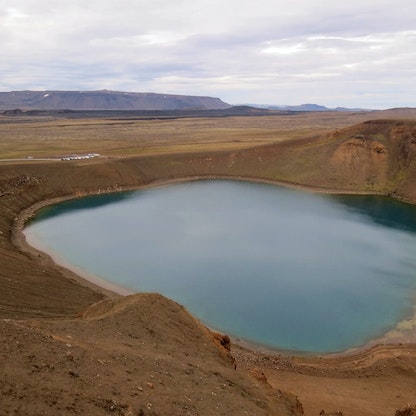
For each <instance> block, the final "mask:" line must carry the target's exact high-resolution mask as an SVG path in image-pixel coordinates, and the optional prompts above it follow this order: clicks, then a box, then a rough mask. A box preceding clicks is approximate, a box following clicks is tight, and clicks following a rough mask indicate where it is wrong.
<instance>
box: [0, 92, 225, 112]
mask: <svg viewBox="0 0 416 416" xmlns="http://www.w3.org/2000/svg"><path fill="white" fill-rule="evenodd" d="M229 107H231V106H230V105H229V104H227V103H225V102H223V101H221V100H220V99H219V98H214V97H199V96H188V95H172V94H154V93H137V92H118V91H108V90H101V91H11V92H0V109H1V110H11V109H16V108H18V109H21V110H163V111H167V110H185V109H186V110H188V109H197V110H219V109H226V108H229Z"/></svg>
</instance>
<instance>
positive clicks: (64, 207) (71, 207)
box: [35, 191, 134, 221]
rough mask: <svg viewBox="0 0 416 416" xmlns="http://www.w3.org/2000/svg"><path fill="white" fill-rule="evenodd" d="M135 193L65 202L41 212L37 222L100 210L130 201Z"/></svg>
mask: <svg viewBox="0 0 416 416" xmlns="http://www.w3.org/2000/svg"><path fill="white" fill-rule="evenodd" d="M133 192H134V191H131V192H114V193H109V194H100V195H90V196H83V197H81V198H76V199H71V200H68V201H63V202H61V203H59V204H56V205H51V206H48V207H45V208H43V209H41V210H40V211H39V213H38V214H37V215H36V218H35V220H36V221H39V220H43V219H47V218H48V219H49V218H54V217H57V216H58V215H62V214H66V213H70V212H71V213H73V212H75V211H82V210H90V209H94V208H100V207H103V206H104V205H110V204H115V203H119V202H122V201H124V200H126V199H129V198H130V196H131V195H132V193H133Z"/></svg>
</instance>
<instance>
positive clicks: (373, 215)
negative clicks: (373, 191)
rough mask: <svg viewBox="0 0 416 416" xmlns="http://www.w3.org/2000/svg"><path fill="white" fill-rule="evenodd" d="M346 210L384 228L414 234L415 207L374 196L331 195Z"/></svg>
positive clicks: (415, 226) (415, 222) (415, 223)
mask: <svg viewBox="0 0 416 416" xmlns="http://www.w3.org/2000/svg"><path fill="white" fill-rule="evenodd" d="M330 198H331V200H333V201H334V202H337V203H339V204H342V205H343V206H344V207H346V208H347V210H348V211H349V212H350V213H352V214H354V215H360V216H362V217H365V218H367V219H368V220H370V221H372V222H374V223H375V224H379V225H382V226H384V227H389V228H394V229H396V230H397V229H398V230H405V231H408V232H412V233H416V206H414V205H410V204H406V203H404V202H401V201H397V200H395V199H392V198H388V197H382V196H374V195H331V196H330Z"/></svg>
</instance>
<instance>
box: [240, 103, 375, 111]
mask: <svg viewBox="0 0 416 416" xmlns="http://www.w3.org/2000/svg"><path fill="white" fill-rule="evenodd" d="M247 105H249V106H252V107H257V108H265V109H268V110H282V111H370V110H369V109H365V108H346V107H336V108H328V107H325V106H323V105H319V104H301V105H267V104H247Z"/></svg>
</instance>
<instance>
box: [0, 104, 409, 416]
mask: <svg viewBox="0 0 416 416" xmlns="http://www.w3.org/2000/svg"><path fill="white" fill-rule="evenodd" d="M86 153H97V154H100V157H97V158H94V159H82V160H70V161H63V160H61V158H62V157H64V156H66V155H75V154H86ZM0 159H1V161H0V207H1V217H0V283H1V288H2V290H1V293H0V326H1V331H0V342H1V346H2V348H1V350H0V397H1V399H0V404H1V406H0V415H23V414H24V415H27V414H30V415H46V414H51V415H52V414H53V415H56V414H61V415H72V414H83V415H102V414H114V415H216V414H218V415H302V414H306V415H319V414H344V415H356V416H361V415H362V416H364V415H386V416H387V415H394V414H395V412H396V410H397V409H400V408H405V407H406V408H405V409H403V411H402V413H397V414H402V415H412V414H414V413H412V412H413V410H412V409H411V405H413V406H414V405H415V404H416V400H415V394H414V392H415V391H416V344H415V340H416V337H415V332H416V325H415V321H414V320H409V321H407V322H403V323H402V324H401V326H400V327H399V328H397V330H396V331H393V332H392V333H390V334H386V337H385V338H383V339H380V340H374V342H373V344H372V345H369V346H368V347H367V348H365V349H361V350H357V351H350V352H348V353H346V354H343V355H337V356H320V357H317V356H307V357H302V356H294V355H291V354H288V353H278V352H273V351H265V350H262V349H261V348H257V347H254V346H244V345H241V344H238V343H235V342H233V341H232V342H231V343H230V342H229V338H228V337H227V336H226V335H219V334H213V333H212V332H211V331H209V330H208V329H207V328H205V326H204V325H203V324H202V323H201V322H199V321H197V320H196V319H195V318H193V317H192V316H191V315H190V314H189V313H188V312H187V311H186V310H185V309H184V308H183V307H182V306H180V305H178V304H176V303H175V302H173V301H171V300H169V299H166V298H164V297H162V296H160V295H158V294H136V295H132V296H121V295H117V294H116V293H113V292H110V291H107V290H103V289H102V288H100V287H98V286H96V285H94V284H93V283H91V282H88V281H86V280H85V279H83V278H82V277H80V276H77V275H76V274H74V273H72V272H71V271H69V270H66V269H64V268H62V267H59V266H57V265H56V264H54V263H53V261H52V260H51V259H50V258H49V257H48V256H47V255H45V254H43V253H40V252H37V251H36V250H34V249H31V248H30V247H28V246H27V245H26V244H25V242H24V239H23V237H22V233H21V230H22V227H23V226H24V223H25V221H26V220H27V219H28V218H30V216H31V215H33V214H34V212H36V210H37V209H38V208H39V207H40V206H42V205H44V204H47V203H51V202H57V201H59V200H62V199H67V198H74V197H77V196H82V195H86V194H93V193H103V192H114V191H118V190H125V189H135V188H139V187H142V186H153V185H155V184H158V183H161V182H166V181H175V180H185V179H198V178H202V177H235V178H241V177H244V178H250V179H253V180H265V181H271V182H276V183H283V184H286V185H288V186H296V187H300V188H304V189H314V190H318V191H321V192H340V193H376V194H382V195H389V196H392V197H395V198H398V199H401V200H404V201H407V202H411V203H416V186H415V183H416V182H415V180H416V110H412V109H398V110H390V111H384V112H383V111H380V112H368V113H337V112H324V113H294V114H293V115H290V114H286V113H285V114H280V113H278V112H276V113H273V114H270V115H266V116H265V115H261V116H260V115H257V116H255V115H253V116H247V115H246V116H238V114H234V115H233V116H230V117H203V116H201V115H199V117H175V118H162V119H161V118H160V117H158V118H151V117H148V118H140V117H129V116H128V113H126V115H125V116H123V117H110V116H105V115H102V114H101V115H100V117H98V118H94V117H91V116H90V115H89V117H88V118H82V117H81V116H80V117H78V118H66V117H65V114H62V115H59V116H58V115H56V114H52V113H51V114H42V115H25V114H23V115H22V114H16V115H3V116H1V115H0ZM40 159H42V160H40ZM336 412H338V413H336Z"/></svg>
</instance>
